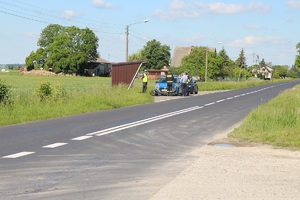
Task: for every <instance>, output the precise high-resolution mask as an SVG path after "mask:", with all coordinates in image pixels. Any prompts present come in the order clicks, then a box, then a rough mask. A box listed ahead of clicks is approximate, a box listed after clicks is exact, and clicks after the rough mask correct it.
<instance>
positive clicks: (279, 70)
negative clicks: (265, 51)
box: [272, 65, 288, 78]
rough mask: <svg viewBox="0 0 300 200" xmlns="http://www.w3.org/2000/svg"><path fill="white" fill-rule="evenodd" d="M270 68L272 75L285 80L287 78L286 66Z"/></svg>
mask: <svg viewBox="0 0 300 200" xmlns="http://www.w3.org/2000/svg"><path fill="white" fill-rule="evenodd" d="M272 68H273V73H274V74H275V73H276V74H278V76H279V77H281V78H285V77H286V76H287V72H288V66H283V65H274V66H273V67H272ZM273 77H274V76H273Z"/></svg>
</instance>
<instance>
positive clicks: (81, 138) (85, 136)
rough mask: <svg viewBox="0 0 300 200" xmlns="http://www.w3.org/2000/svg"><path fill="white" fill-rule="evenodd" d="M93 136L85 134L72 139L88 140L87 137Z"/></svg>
mask: <svg viewBox="0 0 300 200" xmlns="http://www.w3.org/2000/svg"><path fill="white" fill-rule="evenodd" d="M91 137H93V136H89V135H83V136H80V137H76V138H73V139H71V140H86V139H89V138H91Z"/></svg>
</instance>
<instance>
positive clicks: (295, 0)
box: [286, 0, 300, 9]
mask: <svg viewBox="0 0 300 200" xmlns="http://www.w3.org/2000/svg"><path fill="white" fill-rule="evenodd" d="M286 4H287V6H288V7H290V8H294V9H297V8H300V1H299V0H286Z"/></svg>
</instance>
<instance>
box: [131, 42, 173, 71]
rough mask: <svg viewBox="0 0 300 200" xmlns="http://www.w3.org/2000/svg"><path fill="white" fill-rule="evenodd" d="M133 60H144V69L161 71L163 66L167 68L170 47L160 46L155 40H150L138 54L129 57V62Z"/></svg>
mask: <svg viewBox="0 0 300 200" xmlns="http://www.w3.org/2000/svg"><path fill="white" fill-rule="evenodd" d="M134 58H138V59H139V60H146V61H147V63H146V64H145V67H144V68H145V69H161V68H162V67H163V66H169V61H170V58H171V53H170V46H167V45H162V44H161V43H160V42H159V41H157V40H151V41H148V42H147V44H146V45H145V46H144V48H143V49H142V50H141V51H140V52H139V53H137V54H135V55H133V56H130V57H129V60H131V59H134Z"/></svg>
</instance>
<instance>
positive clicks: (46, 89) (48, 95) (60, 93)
mask: <svg viewBox="0 0 300 200" xmlns="http://www.w3.org/2000/svg"><path fill="white" fill-rule="evenodd" d="M37 94H38V97H39V98H40V100H41V101H45V100H54V101H57V100H59V99H62V98H66V97H67V91H66V90H65V89H64V88H63V87H62V86H61V85H60V84H57V85H56V86H54V87H53V86H51V84H50V83H49V82H43V83H41V84H40V85H39V87H38V88H37Z"/></svg>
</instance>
